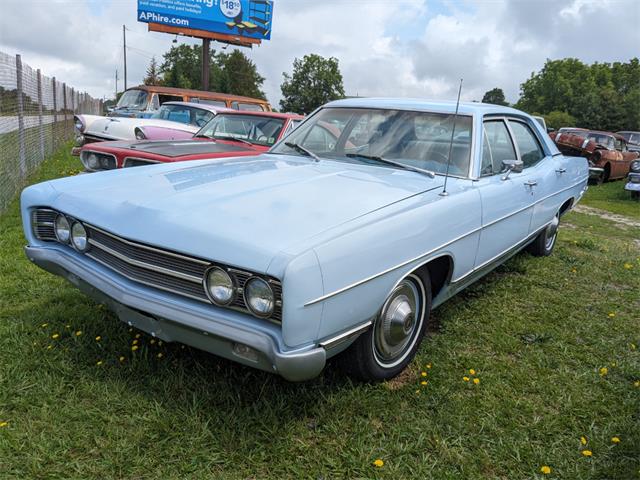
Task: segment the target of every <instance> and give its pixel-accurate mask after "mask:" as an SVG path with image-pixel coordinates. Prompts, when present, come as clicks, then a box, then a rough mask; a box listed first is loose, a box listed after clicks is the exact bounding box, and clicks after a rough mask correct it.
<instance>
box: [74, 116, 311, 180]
mask: <svg viewBox="0 0 640 480" xmlns="http://www.w3.org/2000/svg"><path fill="white" fill-rule="evenodd" d="M303 118H304V117H302V116H301V115H296V114H288V113H273V112H239V111H237V110H227V111H225V112H222V113H219V114H218V115H216V116H215V117H214V118H213V119H212V120H210V121H209V123H207V124H206V125H205V126H204V127H202V128H201V129H200V130H199V131H198V132H197V133H196V134H195V135H191V134H188V133H185V134H183V135H185V136H187V138H186V139H185V140H181V141H146V140H144V141H134V142H100V143H91V144H89V145H85V146H84V147H82V149H81V151H80V161H82V164H83V165H84V167H85V170H86V171H89V172H95V171H98V170H112V169H114V168H125V167H139V166H142V165H149V164H153V163H167V162H183V161H187V160H202V159H206V158H209V159H212V158H224V157H241V156H251V155H258V154H260V153H262V152H266V151H267V150H269V148H270V147H271V146H273V144H274V143H276V142H277V141H278V140H280V139H281V138H282V137H284V136H285V135H286V134H287V133H289V132H291V131H292V130H293V129H294V128H295V126H296V125H297V124H298V123H299V122H301V121H302V119H303ZM150 128H157V127H150ZM147 133H149V129H141V131H137V132H136V136H138V137H140V136H143V135H145V134H147Z"/></svg>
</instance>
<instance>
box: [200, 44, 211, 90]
mask: <svg viewBox="0 0 640 480" xmlns="http://www.w3.org/2000/svg"><path fill="white" fill-rule="evenodd" d="M210 43H211V40H209V39H208V38H203V39H202V90H205V91H207V90H209V57H210V55H209V44H210Z"/></svg>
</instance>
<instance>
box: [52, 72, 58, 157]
mask: <svg viewBox="0 0 640 480" xmlns="http://www.w3.org/2000/svg"><path fill="white" fill-rule="evenodd" d="M51 85H52V87H51V88H53V127H52V128H51V132H52V134H53V138H52V139H51V145H52V148H53V149H54V150H55V149H56V148H57V147H58V94H57V93H56V91H57V90H58V88H57V86H56V77H53V78H52V79H51Z"/></svg>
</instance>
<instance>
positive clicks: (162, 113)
mask: <svg viewBox="0 0 640 480" xmlns="http://www.w3.org/2000/svg"><path fill="white" fill-rule="evenodd" d="M213 117H214V114H213V112H210V111H209V110H203V109H201V108H193V107H188V106H186V105H169V104H166V103H165V104H164V105H162V106H161V107H160V109H159V110H158V111H157V112H156V113H154V114H153V115H152V116H151V118H158V119H160V120H169V121H170V122H178V123H184V124H187V125H194V126H196V127H202V126H204V125H206V123H207V122H208V121H209V120H211V119H212V118H213Z"/></svg>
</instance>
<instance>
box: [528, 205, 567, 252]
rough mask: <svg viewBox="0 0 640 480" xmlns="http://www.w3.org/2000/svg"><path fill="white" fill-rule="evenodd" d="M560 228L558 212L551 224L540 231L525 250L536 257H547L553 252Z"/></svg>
mask: <svg viewBox="0 0 640 480" xmlns="http://www.w3.org/2000/svg"><path fill="white" fill-rule="evenodd" d="M559 227H560V212H558V213H556V216H555V217H553V220H551V223H549V225H547V227H546V228H545V229H544V230H542V231H541V232H540V233H539V234H538V236H537V237H536V239H535V240H534V241H533V242H531V244H529V246H528V247H527V250H528V251H529V253H531V255H534V256H536V257H548V256H549V255H551V252H553V247H554V246H555V245H556V239H557V238H558V228H559Z"/></svg>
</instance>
